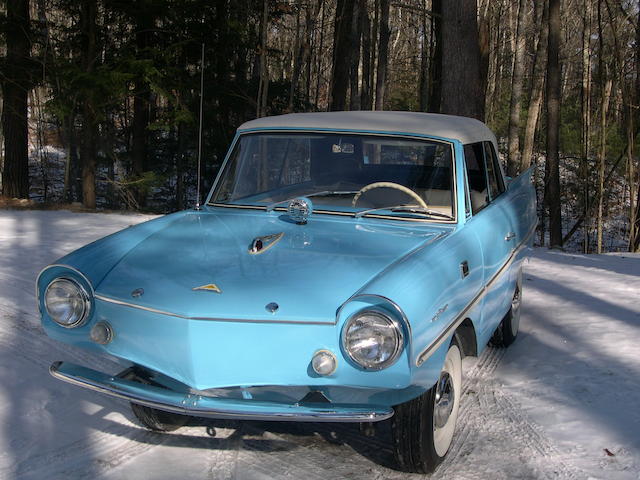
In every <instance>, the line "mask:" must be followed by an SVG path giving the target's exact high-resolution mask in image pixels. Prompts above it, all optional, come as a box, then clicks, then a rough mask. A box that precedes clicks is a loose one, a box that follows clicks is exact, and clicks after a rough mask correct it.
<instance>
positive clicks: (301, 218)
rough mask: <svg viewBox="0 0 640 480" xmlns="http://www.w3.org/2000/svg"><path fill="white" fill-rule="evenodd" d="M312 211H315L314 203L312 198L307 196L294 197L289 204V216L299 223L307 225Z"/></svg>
mask: <svg viewBox="0 0 640 480" xmlns="http://www.w3.org/2000/svg"><path fill="white" fill-rule="evenodd" d="M311 212H313V204H312V203H311V200H309V199H308V198H305V197H298V198H294V199H293V200H291V201H290V202H289V205H287V213H288V214H289V218H290V219H291V220H293V221H294V222H296V223H297V224H298V225H305V224H306V223H307V218H309V215H311Z"/></svg>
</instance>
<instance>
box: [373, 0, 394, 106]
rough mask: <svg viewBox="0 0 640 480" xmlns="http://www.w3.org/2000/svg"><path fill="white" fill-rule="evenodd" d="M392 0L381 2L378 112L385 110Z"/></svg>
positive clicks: (377, 74)
mask: <svg viewBox="0 0 640 480" xmlns="http://www.w3.org/2000/svg"><path fill="white" fill-rule="evenodd" d="M390 4H391V2H390V0H380V39H379V40H378V68H377V72H376V110H384V95H385V90H386V83H387V66H388V62H389V37H390V36H391V30H389V9H390Z"/></svg>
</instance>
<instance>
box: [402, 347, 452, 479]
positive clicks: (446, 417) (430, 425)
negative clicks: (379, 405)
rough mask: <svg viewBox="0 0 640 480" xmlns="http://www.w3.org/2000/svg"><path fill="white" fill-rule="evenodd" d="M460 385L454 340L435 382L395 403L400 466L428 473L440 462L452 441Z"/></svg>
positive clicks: (409, 470)
mask: <svg viewBox="0 0 640 480" xmlns="http://www.w3.org/2000/svg"><path fill="white" fill-rule="evenodd" d="M461 387H462V354H461V352H460V347H459V346H458V343H457V342H456V341H455V340H454V341H452V342H451V345H450V346H449V350H448V352H447V356H446V358H445V361H444V366H443V367H442V371H441V372H440V378H439V379H438V381H437V382H436V384H435V385H434V386H433V387H431V388H430V389H429V390H428V391H427V392H425V393H423V394H422V395H420V396H419V397H417V398H415V399H413V400H410V401H408V402H406V403H403V404H401V405H398V406H396V407H395V414H394V416H393V417H392V420H391V430H392V436H393V447H394V453H395V456H396V460H397V462H398V466H399V467H400V469H401V470H403V471H405V472H414V473H430V472H433V471H434V470H435V468H436V467H437V466H438V465H439V464H440V463H441V462H442V460H443V459H444V457H445V456H446V454H447V452H448V451H449V447H450V446H451V443H452V441H453V434H454V431H455V427H456V420H457V418H458V408H459V406H460V395H461V392H462V388H461Z"/></svg>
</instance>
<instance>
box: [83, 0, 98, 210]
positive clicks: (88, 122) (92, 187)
mask: <svg viewBox="0 0 640 480" xmlns="http://www.w3.org/2000/svg"><path fill="white" fill-rule="evenodd" d="M96 15H97V5H96V0H82V3H81V4H80V25H81V27H80V28H81V32H82V54H81V55H82V68H83V70H84V72H85V73H86V74H87V76H88V77H91V76H92V75H93V74H94V72H95V62H96V60H97V57H98V48H97V33H96V30H97V27H96ZM97 130H98V125H97V118H96V111H95V105H94V101H93V96H92V93H91V92H89V91H85V98H84V99H83V103H82V137H81V140H80V161H81V162H82V203H83V204H84V206H85V207H87V208H96V157H97V152H98V150H97V145H96V140H97V138H98V132H97Z"/></svg>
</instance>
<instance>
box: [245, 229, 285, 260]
mask: <svg viewBox="0 0 640 480" xmlns="http://www.w3.org/2000/svg"><path fill="white" fill-rule="evenodd" d="M283 236H284V232H280V233H274V234H272V235H265V236H263V237H256V238H254V239H253V241H252V242H251V246H250V247H249V253H250V254H251V255H258V254H259V253H264V252H266V251H267V250H269V249H270V248H271V247H273V246H274V245H275V244H276V243H278V242H279V241H280V239H281V238H282V237H283Z"/></svg>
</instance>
